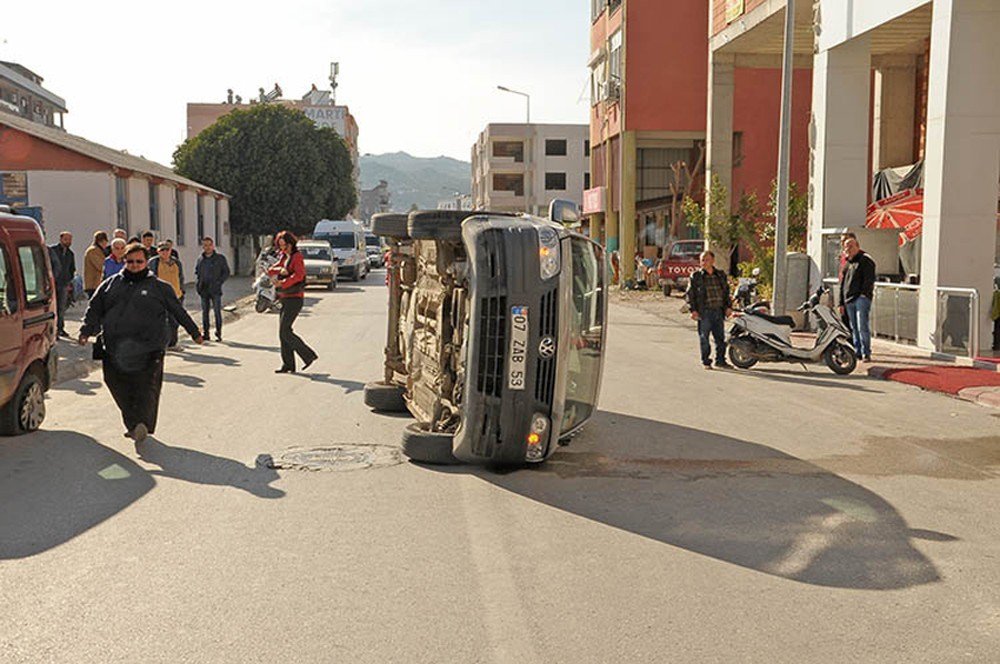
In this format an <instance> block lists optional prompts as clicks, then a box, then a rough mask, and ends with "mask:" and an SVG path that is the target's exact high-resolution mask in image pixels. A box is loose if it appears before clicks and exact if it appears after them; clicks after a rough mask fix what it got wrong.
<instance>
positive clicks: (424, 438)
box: [403, 422, 461, 466]
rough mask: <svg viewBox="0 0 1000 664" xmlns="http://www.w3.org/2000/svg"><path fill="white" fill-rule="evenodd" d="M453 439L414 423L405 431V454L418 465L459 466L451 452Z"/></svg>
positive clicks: (445, 434)
mask: <svg viewBox="0 0 1000 664" xmlns="http://www.w3.org/2000/svg"><path fill="white" fill-rule="evenodd" d="M453 437H454V436H452V435H451V434H448V433H430V432H428V431H427V429H426V425H423V424H420V423H418V422H414V423H413V424H410V425H409V426H407V427H406V428H405V429H403V454H405V455H406V457H407V458H408V459H409V460H410V461H416V462H417V463H426V464H431V465H435V466H454V465H457V464H459V463H461V462H460V461H459V460H458V459H456V458H455V455H454V454H453V453H452V451H451V443H452V438H453Z"/></svg>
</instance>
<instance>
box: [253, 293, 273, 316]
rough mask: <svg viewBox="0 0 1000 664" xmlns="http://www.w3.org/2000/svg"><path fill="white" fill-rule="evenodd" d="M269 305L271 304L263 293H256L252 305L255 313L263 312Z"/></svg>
mask: <svg viewBox="0 0 1000 664" xmlns="http://www.w3.org/2000/svg"><path fill="white" fill-rule="evenodd" d="M270 306H271V303H270V302H268V301H267V299H266V298H265V297H264V296H263V295H258V296H257V303H256V304H255V305H254V309H255V310H256V311H257V313H259V314H262V313H264V312H265V311H267V310H268V308H269V307H270Z"/></svg>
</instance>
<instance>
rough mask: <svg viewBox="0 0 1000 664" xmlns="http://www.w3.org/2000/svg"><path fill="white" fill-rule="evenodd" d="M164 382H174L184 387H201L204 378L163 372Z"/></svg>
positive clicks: (203, 384) (203, 383)
mask: <svg viewBox="0 0 1000 664" xmlns="http://www.w3.org/2000/svg"><path fill="white" fill-rule="evenodd" d="M163 382H164V383H176V384H178V385H184V386H185V387H196V388H201V387H204V386H205V379H204V378H199V377H198V376H188V375H187V374H175V373H164V374H163Z"/></svg>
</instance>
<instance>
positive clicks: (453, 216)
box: [408, 210, 470, 241]
mask: <svg viewBox="0 0 1000 664" xmlns="http://www.w3.org/2000/svg"><path fill="white" fill-rule="evenodd" d="M469 216H470V214H469V213H468V212H466V211H464V210H428V211H426V212H411V213H410V219H409V224H408V228H409V231H410V237H411V238H413V239H414V240H451V241H459V240H461V239H462V222H463V221H465V220H466V219H467V218H468V217H469Z"/></svg>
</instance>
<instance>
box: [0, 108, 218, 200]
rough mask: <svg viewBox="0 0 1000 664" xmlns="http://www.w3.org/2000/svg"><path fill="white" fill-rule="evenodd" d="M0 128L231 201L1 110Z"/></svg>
mask: <svg viewBox="0 0 1000 664" xmlns="http://www.w3.org/2000/svg"><path fill="white" fill-rule="evenodd" d="M0 125H6V126H8V127H12V128H13V129H16V130H18V131H22V132H24V133H25V134H29V135H31V136H34V137H35V138H38V139H41V140H43V141H46V142H48V143H52V144H54V145H58V146H59V147H61V148H65V149H67V150H72V151H73V152H77V153H79V154H82V155H85V156H87V157H90V158H91V159H96V160H97V161H100V162H103V163H105V164H109V165H111V166H116V167H118V168H123V169H125V170H129V171H135V172H136V173H140V174H144V175H148V176H152V177H156V178H161V179H163V180H169V181H171V182H176V183H178V184H183V185H186V186H188V187H191V188H194V189H201V190H202V191H206V192H209V193H213V194H220V195H222V196H226V197H227V198H230V196H229V194H226V193H224V192H221V191H219V190H217V189H212V188H211V187H209V186H206V185H204V184H201V183H200V182H195V181H194V180H189V179H187V178H185V177H181V176H180V175H178V174H177V173H175V172H174V171H173V170H172V169H170V168H168V167H167V166H164V165H163V164H159V163H157V162H155V161H150V160H149V159H144V158H142V157H136V156H134V155H130V154H128V153H125V152H122V151H120V150H115V149H114V148H109V147H107V146H105V145H101V144H100V143H94V142H93V141H88V140H87V139H85V138H81V137H80V136H75V135H73V134H70V133H68V132H65V131H63V130H61V129H56V128H54V127H46V126H45V125H41V124H38V123H37V122H32V121H30V120H27V119H25V118H22V117H20V116H18V115H14V114H12V113H6V112H3V111H2V110H0Z"/></svg>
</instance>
